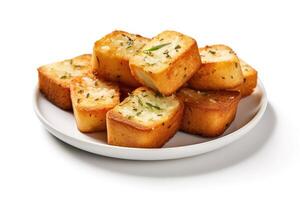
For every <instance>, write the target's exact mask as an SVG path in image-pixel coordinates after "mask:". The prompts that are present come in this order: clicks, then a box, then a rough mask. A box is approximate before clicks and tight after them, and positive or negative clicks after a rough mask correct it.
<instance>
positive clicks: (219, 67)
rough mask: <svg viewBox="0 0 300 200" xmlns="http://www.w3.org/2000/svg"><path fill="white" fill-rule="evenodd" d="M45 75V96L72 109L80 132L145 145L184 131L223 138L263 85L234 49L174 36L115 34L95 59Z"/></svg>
mask: <svg viewBox="0 0 300 200" xmlns="http://www.w3.org/2000/svg"><path fill="white" fill-rule="evenodd" d="M38 74H39V88H40V91H41V92H42V93H43V94H44V95H45V97H46V98H47V99H48V100H49V101H51V102H52V103H54V104H55V105H57V106H58V107H60V108H62V109H65V110H73V112H74V116H75V119H76V123H77V127H78V129H79V130H80V131H81V132H84V133H90V132H97V131H104V130H106V132H107V142H108V144H111V145H118V146H127V147H143V148H157V147H162V146H163V145H164V144H165V143H166V142H167V141H168V140H169V139H170V138H171V137H173V136H174V135H175V134H176V132H177V131H178V130H182V131H183V132H186V133H190V134H197V135H200V136H204V137H216V136H219V135H221V134H222V133H223V132H224V131H225V130H226V128H227V127H228V126H229V125H230V123H231V122H232V121H233V120H234V118H235V114H236V110H237V106H238V103H239V101H240V98H241V97H246V96H248V95H250V94H251V93H252V92H253V90H254V89H255V87H256V82H257V72H256V70H255V69H253V68H252V67H251V66H249V65H248V64H246V63H245V62H244V61H242V60H241V59H239V58H238V56H237V55H236V53H235V52H234V51H233V50H232V49H231V48H230V47H228V46H225V45H211V46H205V47H202V48H198V45H197V42H196V40H195V39H193V38H191V37H189V36H187V35H184V34H182V33H178V32H175V31H164V32H162V33H160V34H158V35H157V36H155V37H153V38H151V39H149V38H145V37H142V36H140V35H134V34H130V33H127V32H124V31H114V32H112V33H110V34H108V35H106V36H104V37H103V38H101V39H100V40H98V41H97V42H95V44H94V48H93V54H92V55H81V56H78V57H75V58H73V59H67V60H64V61H61V62H57V63H53V64H49V65H45V66H42V67H40V68H38ZM99 134H100V133H99ZM101 134H103V133H101Z"/></svg>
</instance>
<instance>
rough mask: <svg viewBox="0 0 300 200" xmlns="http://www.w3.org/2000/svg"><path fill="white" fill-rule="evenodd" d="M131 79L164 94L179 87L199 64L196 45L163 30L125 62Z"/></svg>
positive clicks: (186, 38) (193, 41) (185, 37)
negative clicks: (131, 75)
mask: <svg viewBox="0 0 300 200" xmlns="http://www.w3.org/2000/svg"><path fill="white" fill-rule="evenodd" d="M129 65H130V69H131V72H132V74H133V75H134V77H135V78H136V79H137V80H138V81H139V82H141V83H142V84H143V85H146V86H148V87H150V88H152V89H154V90H156V91H159V92H160V93H162V94H164V95H170V94H172V93H174V92H175V91H176V90H177V89H178V88H180V87H181V86H182V85H183V84H184V83H185V82H186V81H187V80H188V79H190V77H192V75H193V74H194V73H195V72H196V71H197V70H198V68H199V66H200V65H201V59H200V55H199V52H198V47H197V42H196V40H194V39H193V38H191V37H188V36H186V35H183V34H181V33H178V32H175V31H164V32H162V33H160V34H159V35H157V36H156V37H154V38H153V39H152V40H151V41H150V42H148V43H147V44H146V45H145V46H144V47H143V48H142V50H141V51H140V52H139V53H138V54H136V55H135V56H133V57H132V58H131V59H130V60H129Z"/></svg>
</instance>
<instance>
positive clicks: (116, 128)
mask: <svg viewBox="0 0 300 200" xmlns="http://www.w3.org/2000/svg"><path fill="white" fill-rule="evenodd" d="M183 107H184V106H183V103H182V102H181V101H180V100H178V99H177V97H176V96H175V95H172V96H169V97H164V96H162V95H160V94H159V93H155V92H153V91H152V90H150V89H148V88H146V87H140V88H138V89H136V90H135V91H134V92H133V93H132V94H131V95H130V96H129V97H127V98H126V99H125V100H124V101H122V102H121V103H120V104H119V105H118V106H116V107H115V108H114V109H112V110H110V111H109V112H108V113H107V115H106V117H107V139H108V144H111V145H117V146H126V147H141V148H156V147H162V146H163V145H164V144H165V143H166V142H167V141H168V140H169V139H170V138H171V137H173V136H174V135H175V133H176V131H177V130H178V128H179V126H180V123H181V118H182V114H183Z"/></svg>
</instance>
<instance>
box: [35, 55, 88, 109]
mask: <svg viewBox="0 0 300 200" xmlns="http://www.w3.org/2000/svg"><path fill="white" fill-rule="evenodd" d="M86 73H91V55H90V54H84V55H81V56H77V57H75V58H73V59H67V60H64V61H61V62H56V63H52V64H48V65H44V66H41V67H39V68H38V77H39V89H40V91H41V92H42V93H43V94H44V95H45V97H46V98H47V99H48V100H49V101H50V102H52V103H53V104H55V105H56V106H58V107H60V108H62V109H65V110H71V109H72V103H71V98H70V82H71V79H72V78H73V77H77V76H82V75H83V74H86Z"/></svg>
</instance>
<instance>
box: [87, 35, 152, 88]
mask: <svg viewBox="0 0 300 200" xmlns="http://www.w3.org/2000/svg"><path fill="white" fill-rule="evenodd" d="M148 41H149V39H148V38H145V37H142V36H140V35H135V34H131V33H127V32H124V31H113V32H112V33H110V34H108V35H106V36H105V37H103V38H101V39H100V40H98V41H97V42H95V44H94V50H93V58H92V66H93V70H94V72H96V74H97V76H98V77H99V78H101V79H105V80H109V81H116V82H121V83H123V84H126V85H128V86H131V87H138V86H140V85H141V84H140V83H139V82H138V81H136V80H135V78H134V77H133V76H132V75H131V72H130V69H129V64H128V62H129V58H130V57H132V56H133V55H134V54H136V53H137V52H138V51H139V50H140V49H141V48H142V47H143V46H144V45H145V43H146V42H148Z"/></svg>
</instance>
